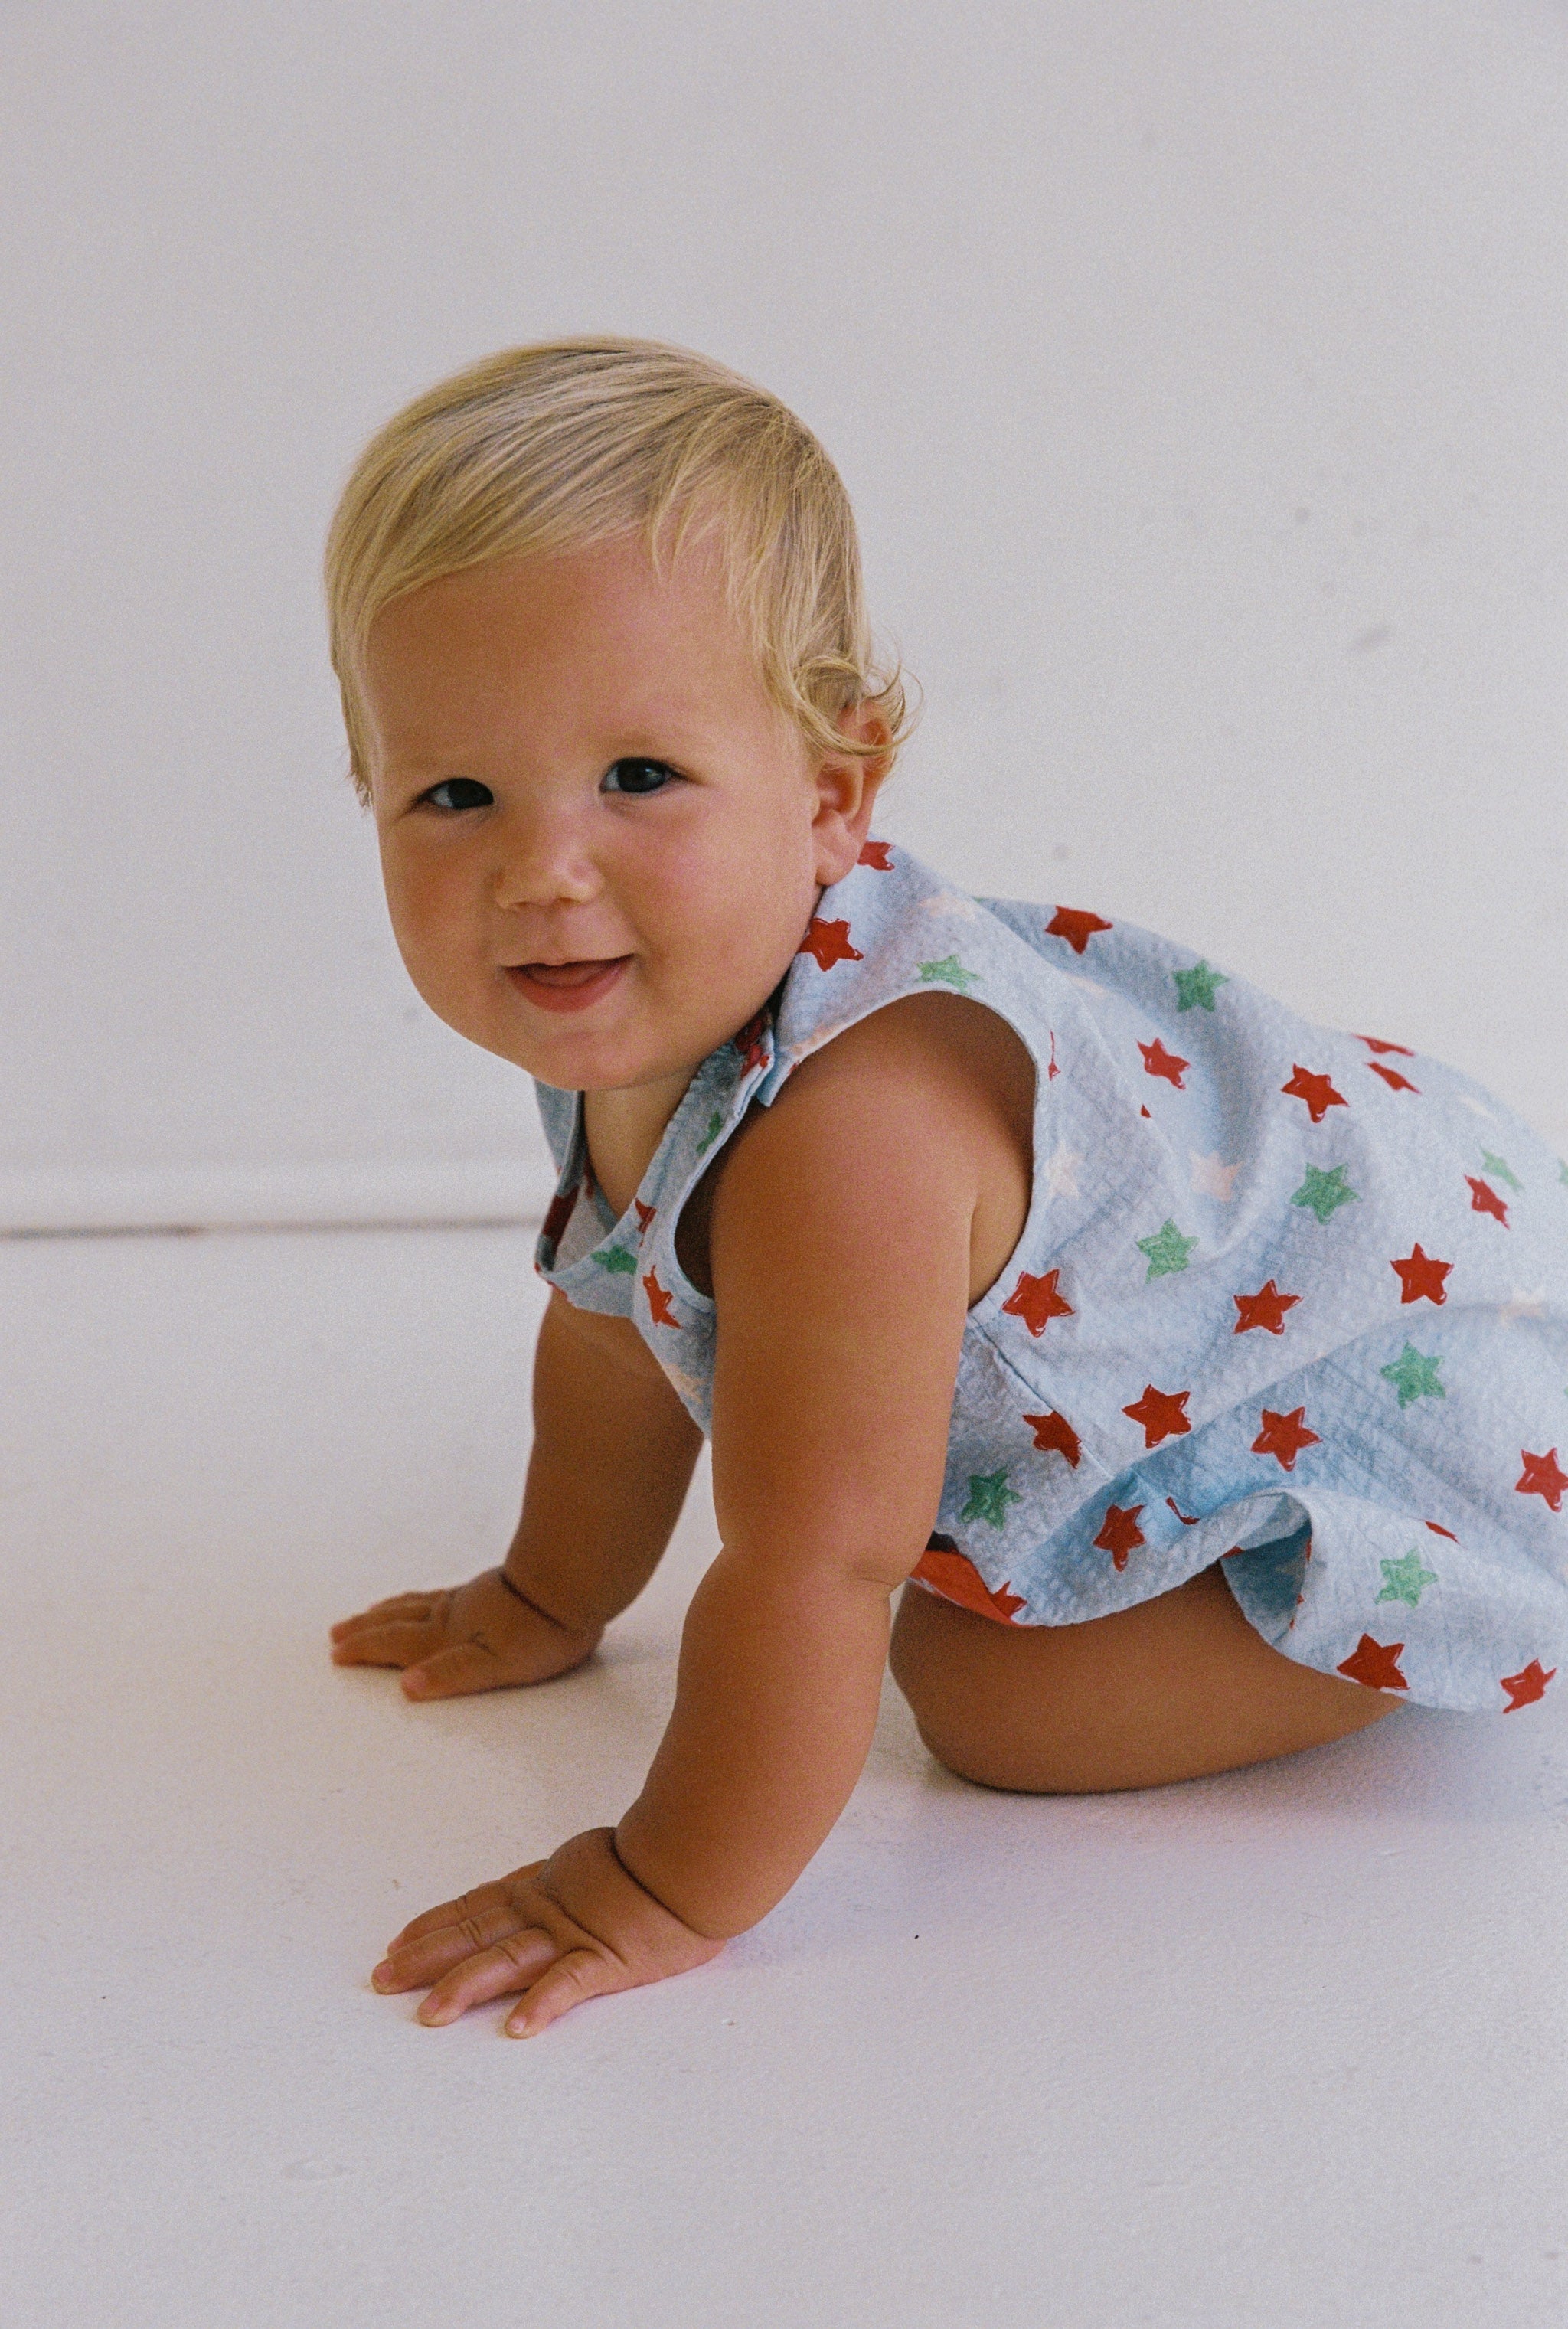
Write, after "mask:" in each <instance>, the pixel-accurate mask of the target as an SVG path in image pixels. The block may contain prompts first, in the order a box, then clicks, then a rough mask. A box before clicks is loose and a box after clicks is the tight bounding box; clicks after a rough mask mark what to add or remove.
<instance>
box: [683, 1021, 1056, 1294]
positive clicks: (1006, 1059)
mask: <svg viewBox="0 0 1568 2329" xmlns="http://www.w3.org/2000/svg"><path fill="white" fill-rule="evenodd" d="M1033 1117H1034V1061H1033V1060H1032V1059H1031V1057H1030V1054H1029V1051H1028V1050H1027V1048H1026V1047H1025V1044H1024V1043H1023V1042H1022V1041H1021V1040H1020V1038H1019V1036H1018V1034H1017V1033H1016V1032H1015V1029H1014V1028H1013V1027H1012V1026H1011V1025H1010V1024H1009V1023H1008V1022H1007V1021H1006V1019H1004V1018H1002V1017H1000V1016H999V1015H998V1014H997V1013H995V1012H993V1011H991V1010H988V1009H987V1008H985V1007H984V1006H983V1005H981V1004H978V1003H975V1002H971V1001H969V1000H968V999H967V998H965V997H961V996H959V995H951V994H941V993H930V994H922V995H902V996H899V997H897V998H896V999H894V1000H893V1001H891V1002H888V1003H886V1004H882V1005H881V1006H880V1007H878V1008H877V1009H875V1010H874V1011H871V1012H868V1013H866V1014H864V1016H863V1017H861V1018H858V1019H856V1020H855V1021H854V1023H852V1024H851V1025H849V1026H847V1027H845V1028H843V1029H842V1030H841V1031H840V1032H837V1033H836V1034H835V1035H834V1036H833V1037H832V1038H831V1039H830V1040H829V1041H827V1042H823V1043H822V1044H821V1045H820V1046H819V1047H818V1048H817V1050H815V1051H812V1052H811V1053H810V1055H809V1056H808V1058H806V1059H803V1060H801V1061H798V1064H797V1065H796V1066H795V1067H794V1069H793V1070H792V1071H791V1073H790V1075H789V1079H788V1080H787V1081H786V1082H785V1083H783V1084H782V1085H781V1086H780V1087H779V1089H778V1091H777V1092H776V1093H775V1095H774V1097H773V1099H772V1101H771V1103H770V1105H768V1106H766V1107H764V1106H763V1105H761V1104H760V1102H753V1104H752V1106H751V1108H749V1109H748V1110H747V1112H746V1115H745V1117H743V1118H742V1120H741V1124H740V1126H739V1127H737V1130H736V1132H735V1135H734V1136H733V1138H732V1140H731V1141H730V1142H728V1143H727V1144H726V1146H725V1148H724V1150H723V1152H722V1154H721V1155H719V1156H717V1157H716V1158H715V1159H714V1161H713V1165H711V1166H710V1167H709V1170H708V1172H707V1173H706V1174H704V1177H703V1181H702V1182H701V1183H699V1185H698V1187H697V1189H696V1190H695V1191H694V1193H693V1199H692V1201H691V1202H690V1203H689V1204H688V1206H687V1208H686V1211H685V1215H684V1216H683V1221H682V1224H681V1229H682V1237H681V1247H682V1250H681V1253H680V1259H681V1263H682V1267H683V1268H685V1270H686V1271H687V1274H688V1276H691V1277H692V1278H693V1281H694V1283H696V1284H699V1285H705V1284H708V1283H711V1268H712V1264H711V1251H710V1239H711V1236H712V1231H713V1221H714V1219H715V1212H716V1209H717V1211H718V1212H720V1213H722V1215H723V1219H724V1223H725V1228H726V1230H727V1231H728V1233H729V1234H730V1235H731V1236H732V1237H736V1238H747V1239H760V1238H777V1237H778V1236H779V1234H781V1233H786V1232H788V1233H789V1234H791V1235H798V1236H801V1237H802V1238H803V1239H804V1240H805V1243H806V1245H807V1246H808V1247H809V1246H810V1244H811V1243H812V1241H813V1239H814V1237H815V1236H817V1235H820V1236H821V1237H822V1238H823V1239H824V1240H827V1242H829V1243H832V1242H836V1240H838V1239H840V1238H843V1237H855V1236H856V1235H862V1236H874V1237H875V1238H876V1239H877V1240H879V1242H883V1243H885V1244H887V1245H888V1246H889V1247H890V1248H891V1247H892V1246H893V1245H894V1244H896V1241H897V1239H898V1236H899V1234H900V1231H901V1225H902V1227H903V1228H905V1229H909V1230H911V1231H912V1233H914V1234H917V1235H919V1234H939V1235H940V1234H941V1233H942V1227H941V1225H947V1226H948V1227H949V1228H952V1230H953V1233H954V1234H959V1233H961V1234H962V1235H963V1236H964V1237H967V1238H968V1241H969V1250H970V1277H971V1282H972V1281H973V1279H974V1278H975V1277H976V1276H977V1275H980V1276H982V1277H983V1283H982V1284H981V1285H980V1286H979V1287H978V1292H984V1291H985V1290H986V1287H987V1286H988V1285H989V1284H990V1283H991V1281H992V1279H993V1278H994V1277H995V1275H996V1273H997V1270H998V1269H999V1268H1001V1266H1002V1263H1003V1262H1004V1261H1005V1260H1006V1255H1007V1253H1009V1252H1010V1251H1011V1250H1012V1247H1013V1245H1014V1244H1015V1242H1016V1240H1017V1236H1018V1233H1019V1231H1020V1230H1021V1229H1022V1226H1023V1222H1024V1220H1025V1216H1026V1214H1027V1211H1028V1200H1029V1190H1030V1183H1031V1174H1032V1153H1033V1141H1032V1126H1033ZM699 1272H700V1273H701V1274H700V1275H699V1274H698V1273H699ZM987 1272H988V1274H987ZM975 1298H977V1295H976V1292H974V1291H971V1295H970V1299H971V1300H973V1299H975Z"/></svg>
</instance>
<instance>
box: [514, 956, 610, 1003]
mask: <svg viewBox="0 0 1568 2329" xmlns="http://www.w3.org/2000/svg"><path fill="white" fill-rule="evenodd" d="M630 960H631V957H630V955H628V954H620V955H612V956H610V957H608V958H607V957H599V958H598V959H594V960H588V961H583V962H516V963H510V964H508V965H507V967H506V976H507V977H508V978H509V979H510V980H511V982H512V984H513V985H514V986H515V987H517V988H519V989H520V990H521V992H522V993H523V994H524V995H526V996H527V997H528V999H529V1001H530V1002H531V1003H534V1004H537V1005H538V1006H539V1008H540V1009H541V1010H543V1011H586V1010H587V1009H588V1008H589V1006H590V1004H594V1003H597V1002H598V1001H599V998H600V995H608V994H609V990H610V988H611V987H612V986H614V985H616V983H617V982H618V980H619V977H620V974H621V972H622V971H623V970H624V969H625V968H626V966H627V965H628V962H629V961H630Z"/></svg>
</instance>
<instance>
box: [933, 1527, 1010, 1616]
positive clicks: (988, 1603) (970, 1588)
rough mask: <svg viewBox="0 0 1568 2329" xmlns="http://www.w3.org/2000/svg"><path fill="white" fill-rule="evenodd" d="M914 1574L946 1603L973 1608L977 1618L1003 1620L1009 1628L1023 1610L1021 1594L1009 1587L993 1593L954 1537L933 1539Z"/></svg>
mask: <svg viewBox="0 0 1568 2329" xmlns="http://www.w3.org/2000/svg"><path fill="white" fill-rule="evenodd" d="M911 1574H912V1575H913V1576H915V1577H918V1578H919V1579H920V1580H921V1584H922V1585H929V1586H930V1587H931V1588H932V1589H933V1590H934V1591H935V1592H936V1593H938V1594H940V1597H941V1598H942V1599H943V1600H944V1601H956V1602H957V1603H958V1605H959V1608H960V1609H972V1610H973V1611H974V1613H975V1615H976V1616H977V1617H1000V1618H1001V1620H1002V1622H1003V1624H1004V1625H1007V1624H1010V1623H1011V1621H1012V1617H1013V1613H1014V1611H1015V1609H1021V1608H1023V1607H1024V1598H1023V1596H1022V1594H1019V1593H1014V1592H1012V1591H1011V1590H1010V1589H1009V1588H1008V1587H1007V1586H1006V1585H1003V1586H1001V1587H1000V1588H999V1589H997V1591H996V1592H993V1591H992V1590H991V1588H990V1587H989V1586H988V1585H987V1582H986V1580H985V1579H984V1578H983V1577H982V1576H981V1574H980V1572H979V1570H978V1569H977V1568H976V1567H975V1564H974V1562H973V1561H970V1560H968V1558H967V1557H966V1555H965V1554H963V1553H961V1552H960V1551H959V1549H958V1547H957V1545H956V1544H954V1542H953V1541H952V1539H951V1537H932V1539H931V1541H930V1544H928V1545H927V1547H926V1549H925V1551H923V1552H922V1553H921V1557H920V1559H919V1560H918V1561H916V1563H915V1565H914V1568H913V1570H912V1572H911Z"/></svg>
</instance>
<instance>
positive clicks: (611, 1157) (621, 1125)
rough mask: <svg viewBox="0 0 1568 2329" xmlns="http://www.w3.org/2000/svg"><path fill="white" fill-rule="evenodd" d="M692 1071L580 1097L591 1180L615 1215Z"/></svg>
mask: <svg viewBox="0 0 1568 2329" xmlns="http://www.w3.org/2000/svg"><path fill="white" fill-rule="evenodd" d="M695 1072H696V1070H694V1069H693V1068H682V1069H680V1070H677V1072H676V1073H675V1074H674V1075H669V1076H659V1077H656V1079H655V1080H654V1081H653V1082H651V1083H646V1084H627V1085H623V1086H622V1087H621V1088H620V1089H619V1090H615V1091H590V1092H585V1093H584V1094H583V1097H582V1125H583V1131H584V1134H585V1136H586V1137H587V1141H588V1160H589V1164H590V1167H591V1168H592V1172H593V1177H594V1179H595V1181H597V1183H599V1186H600V1188H601V1189H602V1190H603V1192H604V1194H605V1198H606V1200H607V1202H609V1204H610V1205H611V1206H612V1207H613V1208H614V1210H615V1212H616V1213H617V1214H618V1215H619V1214H621V1213H624V1212H626V1210H627V1207H628V1205H629V1204H630V1203H631V1201H632V1199H633V1197H634V1196H635V1195H636V1193H637V1192H638V1189H639V1188H640V1187H641V1186H642V1178H643V1174H645V1173H646V1172H647V1168H648V1165H649V1163H650V1161H651V1159H652V1157H653V1153H654V1151H655V1149H656V1147H657V1146H658V1145H659V1142H660V1141H661V1140H662V1139H663V1138H664V1134H665V1127H666V1125H667V1124H668V1123H669V1120H670V1118H671V1117H672V1116H674V1114H675V1110H676V1108H679V1106H680V1104H681V1102H682V1100H683V1099H684V1098H685V1096H686V1091H687V1088H688V1087H689V1085H690V1083H691V1080H692V1078H693V1076H694V1073H695Z"/></svg>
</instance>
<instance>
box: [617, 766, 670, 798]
mask: <svg viewBox="0 0 1568 2329" xmlns="http://www.w3.org/2000/svg"><path fill="white" fill-rule="evenodd" d="M673 778H675V770H674V769H673V768H666V766H665V764H664V762H663V761H662V760H630V759H628V760H614V761H612V762H611V763H610V765H609V768H606V770H605V772H604V789H605V790H606V792H611V793H629V794H630V795H632V796H633V797H638V796H640V795H643V794H647V793H662V792H663V791H664V789H665V787H666V785H667V784H669V783H670V782H671V780H672V779H673Z"/></svg>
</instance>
